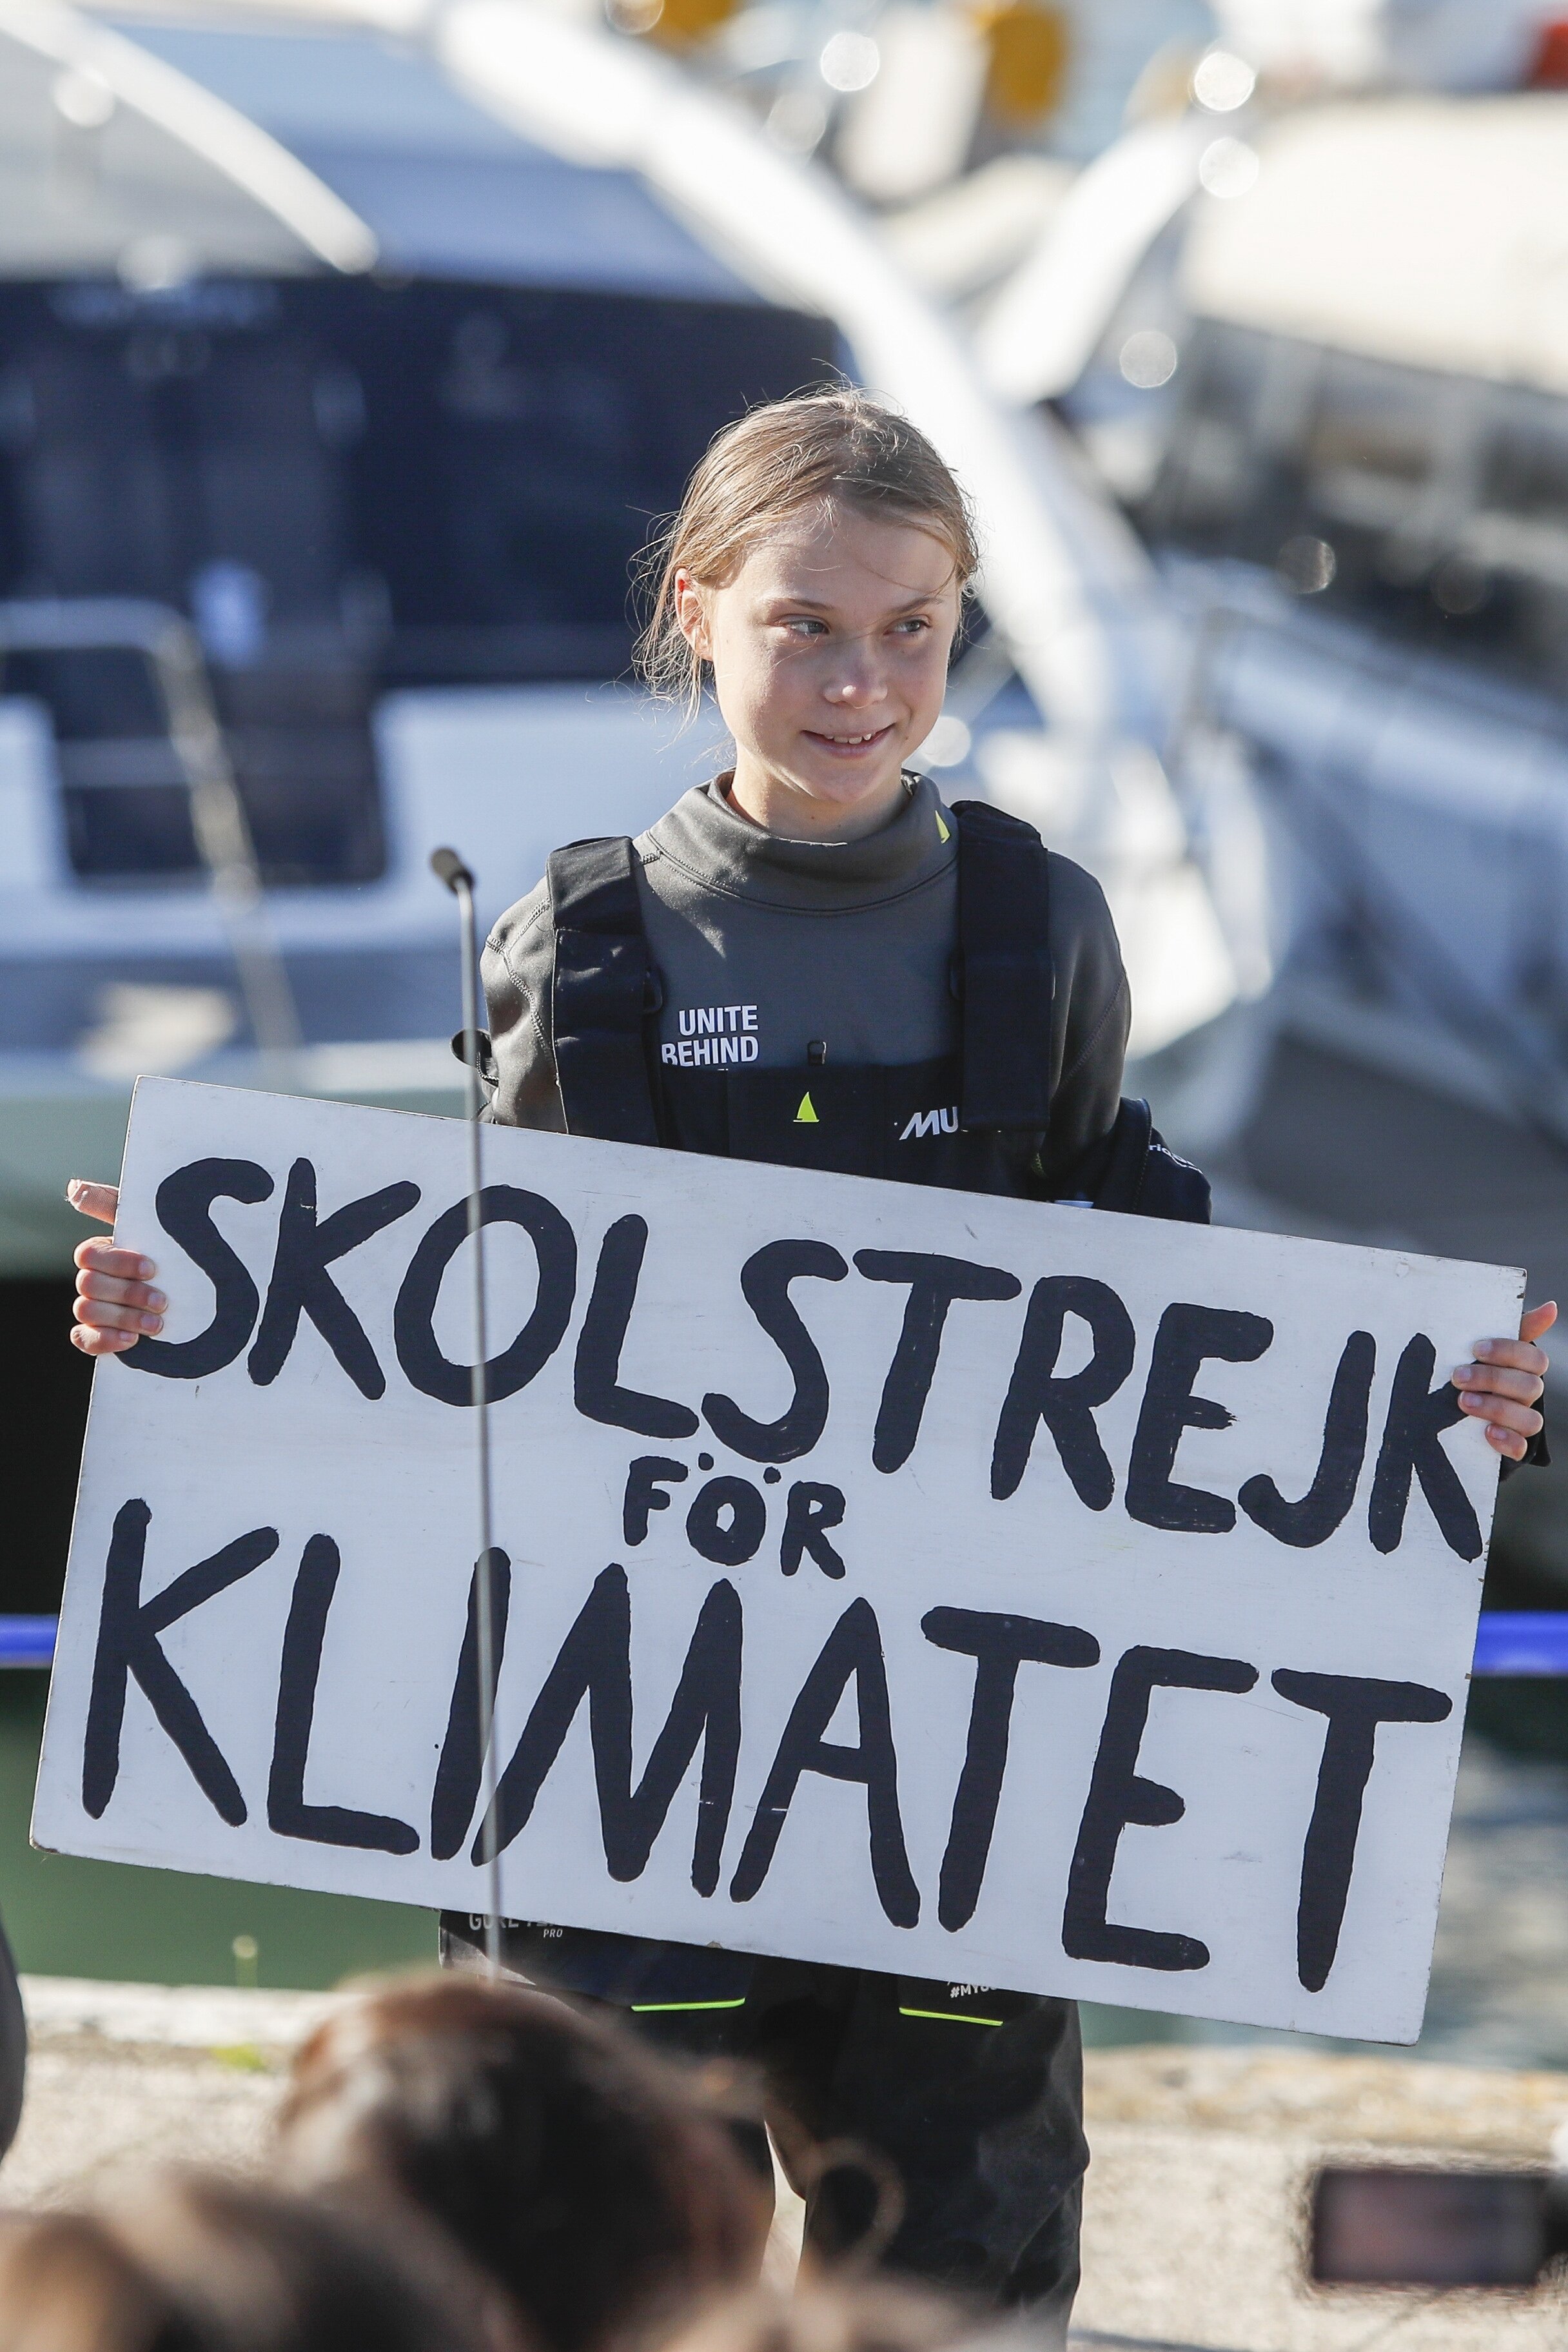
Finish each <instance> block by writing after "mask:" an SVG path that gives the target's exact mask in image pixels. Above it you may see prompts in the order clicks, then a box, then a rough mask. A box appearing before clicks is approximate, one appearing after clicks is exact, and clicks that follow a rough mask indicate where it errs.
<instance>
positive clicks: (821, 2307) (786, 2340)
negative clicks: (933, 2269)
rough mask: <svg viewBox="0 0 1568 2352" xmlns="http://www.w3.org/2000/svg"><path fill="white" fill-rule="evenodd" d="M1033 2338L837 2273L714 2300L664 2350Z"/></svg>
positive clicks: (909, 2351)
mask: <svg viewBox="0 0 1568 2352" xmlns="http://www.w3.org/2000/svg"><path fill="white" fill-rule="evenodd" d="M1026 2343H1027V2338H1026V2336H1022V2335H1021V2334H1015V2333H1013V2332H1012V2331H1009V2330H1006V2329H1005V2328H1002V2327H998V2326H996V2325H995V2323H994V2321H992V2322H991V2323H990V2325H989V2326H987V2323H986V2321H985V2320H984V2318H980V2319H977V2318H976V2317H975V2315H973V2313H972V2312H970V2311H969V2310H968V2309H967V2308H966V2307H965V2305H963V2304H959V2303H952V2302H950V2301H949V2300H948V2298H947V2297H946V2296H945V2295H941V2294H930V2293H927V2292H926V2291H925V2290H924V2289H922V2288H918V2287H912V2286H901V2285H897V2284H891V2283H889V2282H888V2281H885V2280H880V2279H877V2280H870V2279H847V2280H843V2281H841V2282H840V2283H837V2284H835V2283H834V2282H833V2281H832V2280H831V2279H829V2280H827V2281H826V2282H825V2283H823V2284H818V2285H815V2286H803V2287H801V2288H800V2289H799V2290H798V2291H797V2292H796V2293H795V2294H790V2295H783V2294H768V2293H757V2294H741V2295H734V2296H731V2299H730V2300H729V2301H728V2302H727V2303H720V2304H715V2305H712V2306H711V2307H710V2309H709V2310H707V2311H705V2312H703V2313H701V2314H700V2315H699V2316H698V2317H697V2318H696V2319H695V2320H694V2321H693V2322H692V2323H691V2324H690V2325H689V2326H687V2327H686V2328H684V2329H682V2330H681V2332H680V2333H679V2335H677V2336H673V2337H671V2338H670V2339H669V2341H668V2344H667V2345H666V2346H665V2347H664V2352H950V2347H963V2352H985V2347H988V2346H989V2347H992V2352H995V2347H998V2346H1004V2347H1010V2352H1021V2347H1023V2346H1024V2345H1026Z"/></svg>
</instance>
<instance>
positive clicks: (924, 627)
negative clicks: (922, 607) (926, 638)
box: [893, 613, 931, 637]
mask: <svg viewBox="0 0 1568 2352" xmlns="http://www.w3.org/2000/svg"><path fill="white" fill-rule="evenodd" d="M930 627H931V623H930V622H929V621H928V620H927V619H926V618H925V615H924V614H921V613H910V614H906V615H905V617H904V619H903V620H901V621H895V622H894V624H893V634H894V635H895V636H900V637H918V636H921V635H924V634H925V633H926V632H927V631H928V630H929V629H930Z"/></svg>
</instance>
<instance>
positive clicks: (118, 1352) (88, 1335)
mask: <svg viewBox="0 0 1568 2352" xmlns="http://www.w3.org/2000/svg"><path fill="white" fill-rule="evenodd" d="M141 1336H142V1335H141V1333H140V1332H139V1331H100V1330H97V1329H95V1328H94V1327H93V1326H92V1325H91V1324H89V1323H73V1324H72V1325H71V1345H72V1346H73V1347H75V1348H79V1349H81V1352H82V1354H83V1355H84V1356H122V1355H123V1354H124V1353H125V1350H126V1349H127V1348H133V1347H134V1346H135V1345H136V1342H137V1340H138V1339H140V1338H141Z"/></svg>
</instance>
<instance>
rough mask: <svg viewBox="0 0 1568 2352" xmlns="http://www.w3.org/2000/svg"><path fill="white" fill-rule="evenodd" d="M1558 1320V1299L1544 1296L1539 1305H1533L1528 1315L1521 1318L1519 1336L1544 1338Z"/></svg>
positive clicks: (1522, 1337)
mask: <svg viewBox="0 0 1568 2352" xmlns="http://www.w3.org/2000/svg"><path fill="white" fill-rule="evenodd" d="M1556 1320H1557V1301H1556V1300H1555V1298H1543V1299H1542V1302H1541V1304H1540V1306H1539V1307H1531V1309H1530V1312H1529V1313H1528V1315H1523V1316H1521V1318H1520V1324H1519V1336H1520V1338H1521V1339H1543V1338H1544V1337H1545V1335H1546V1333H1547V1332H1548V1331H1550V1330H1551V1328H1552V1325H1553V1323H1555V1322H1556Z"/></svg>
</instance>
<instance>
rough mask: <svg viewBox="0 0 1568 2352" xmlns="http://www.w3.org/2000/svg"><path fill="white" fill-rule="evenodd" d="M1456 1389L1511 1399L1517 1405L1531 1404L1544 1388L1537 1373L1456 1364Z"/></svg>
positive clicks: (1484, 1365)
mask: <svg viewBox="0 0 1568 2352" xmlns="http://www.w3.org/2000/svg"><path fill="white" fill-rule="evenodd" d="M1454 1382H1455V1385H1456V1387H1458V1388H1461V1389H1465V1390H1467V1391H1468V1390H1476V1389H1479V1390H1480V1391H1482V1392H1483V1393H1485V1394H1488V1395H1490V1396H1500V1397H1511V1398H1512V1399H1513V1400H1514V1402H1515V1403H1517V1404H1533V1403H1534V1402H1535V1400H1536V1398H1537V1397H1538V1396H1539V1395H1540V1394H1541V1391H1542V1388H1543V1387H1544V1386H1545V1382H1544V1381H1543V1380H1542V1378H1541V1376H1540V1374H1539V1373H1537V1372H1514V1371H1509V1370H1505V1369H1504V1368H1502V1367H1501V1366H1500V1365H1497V1364H1458V1365H1457V1366H1456V1367H1455V1370H1454Z"/></svg>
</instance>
